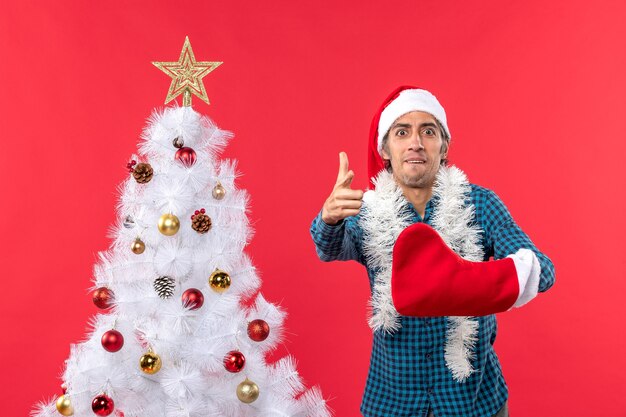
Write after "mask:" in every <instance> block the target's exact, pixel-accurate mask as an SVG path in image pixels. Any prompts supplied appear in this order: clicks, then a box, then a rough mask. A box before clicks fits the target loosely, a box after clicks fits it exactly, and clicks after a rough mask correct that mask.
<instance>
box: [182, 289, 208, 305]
mask: <svg viewBox="0 0 626 417" xmlns="http://www.w3.org/2000/svg"><path fill="white" fill-rule="evenodd" d="M182 300H183V307H185V308H188V309H190V310H197V309H199V308H200V307H202V304H204V295H203V294H202V292H201V291H200V290H198V289H196V288H189V289H188V290H185V292H184V293H183V296H182Z"/></svg>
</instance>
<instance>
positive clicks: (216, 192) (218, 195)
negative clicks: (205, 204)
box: [212, 182, 226, 200]
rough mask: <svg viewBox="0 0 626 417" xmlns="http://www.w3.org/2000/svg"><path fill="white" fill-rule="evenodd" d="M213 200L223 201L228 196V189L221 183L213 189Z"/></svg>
mask: <svg viewBox="0 0 626 417" xmlns="http://www.w3.org/2000/svg"><path fill="white" fill-rule="evenodd" d="M212 194H213V198H214V199H216V200H221V199H222V198H224V196H225V195H226V189H225V188H224V186H222V184H220V183H219V182H218V183H217V184H216V185H215V187H213V193H212Z"/></svg>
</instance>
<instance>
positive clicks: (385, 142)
mask: <svg viewBox="0 0 626 417" xmlns="http://www.w3.org/2000/svg"><path fill="white" fill-rule="evenodd" d="M435 122H436V123H437V127H438V128H439V131H440V132H441V139H442V140H443V142H442V144H441V149H439V153H444V152H445V153H447V152H448V147H449V146H450V135H448V132H447V131H446V129H444V128H443V125H442V124H441V122H440V121H439V119H437V118H435ZM388 141H389V131H387V133H385V136H383V143H382V148H383V149H384V150H385V151H387V153H389V148H388V146H387V145H388ZM383 163H384V164H385V169H386V170H387V171H389V172H391V162H390V161H389V160H388V159H383ZM440 164H441V165H443V166H447V165H448V158H441V162H440Z"/></svg>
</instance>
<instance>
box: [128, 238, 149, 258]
mask: <svg viewBox="0 0 626 417" xmlns="http://www.w3.org/2000/svg"><path fill="white" fill-rule="evenodd" d="M130 250H132V251H133V253H134V254H135V255H141V254H142V253H143V251H145V250H146V244H145V243H143V241H142V240H141V239H139V238H137V239H135V241H134V242H133V244H132V245H131V246H130Z"/></svg>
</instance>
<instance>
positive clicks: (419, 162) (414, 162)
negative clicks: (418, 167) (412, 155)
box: [404, 159, 426, 164]
mask: <svg viewBox="0 0 626 417" xmlns="http://www.w3.org/2000/svg"><path fill="white" fill-rule="evenodd" d="M404 162H406V163H407V164H425V163H426V161H423V160H421V159H407V160H406V161H404Z"/></svg>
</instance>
